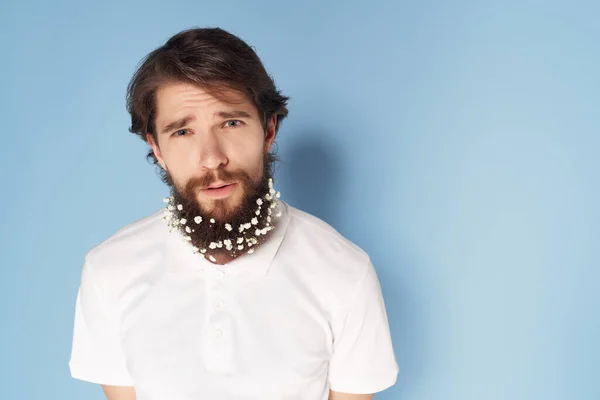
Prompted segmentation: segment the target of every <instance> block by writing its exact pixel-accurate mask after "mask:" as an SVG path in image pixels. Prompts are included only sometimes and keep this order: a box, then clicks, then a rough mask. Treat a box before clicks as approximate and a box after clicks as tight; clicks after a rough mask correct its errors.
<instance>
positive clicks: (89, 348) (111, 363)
mask: <svg viewBox="0 0 600 400" xmlns="http://www.w3.org/2000/svg"><path fill="white" fill-rule="evenodd" d="M69 368H70V371H71V376H72V377H73V378H75V379H80V380H84V381H88V382H93V383H98V384H102V385H114V386H133V380H132V378H131V376H130V375H129V373H128V371H127V367H126V363H125V358H124V356H123V353H122V351H121V341H120V328H119V324H118V323H117V318H116V316H115V315H114V312H113V313H111V311H110V308H109V307H107V305H106V304H105V303H103V299H102V298H101V297H100V293H99V292H98V290H97V289H96V287H95V281H94V277H93V270H92V267H91V265H90V263H89V262H88V261H87V259H86V262H85V263H84V266H83V271H82V274H81V284H80V286H79V290H78V292H77V299H76V304H75V323H74V329H73V342H72V349H71V358H70V360H69Z"/></svg>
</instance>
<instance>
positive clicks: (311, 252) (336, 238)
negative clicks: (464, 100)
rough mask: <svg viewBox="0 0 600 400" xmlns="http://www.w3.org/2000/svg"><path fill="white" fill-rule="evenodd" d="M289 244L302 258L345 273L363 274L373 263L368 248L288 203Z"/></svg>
mask: <svg viewBox="0 0 600 400" xmlns="http://www.w3.org/2000/svg"><path fill="white" fill-rule="evenodd" d="M288 210H289V211H288V212H289V214H290V225H289V227H288V230H289V231H290V232H289V233H290V239H291V240H290V242H291V243H290V245H291V247H293V248H295V249H297V250H298V251H297V252H294V253H298V255H299V256H300V258H302V259H304V260H306V261H307V262H316V263H317V264H319V265H321V266H330V267H332V268H333V269H341V270H343V271H344V272H346V273H347V272H353V273H358V274H361V273H362V272H364V270H365V268H366V267H367V266H368V265H369V264H370V262H371V261H370V257H369V255H368V254H367V252H366V251H365V250H363V249H362V248H361V247H359V246H358V245H357V244H356V243H354V242H352V241H351V240H349V239H348V238H346V237H345V236H344V235H342V234H341V233H340V232H338V231H337V230H336V229H335V228H334V227H333V226H331V225H330V224H329V223H327V222H325V221H324V220H323V219H321V218H319V217H317V216H315V215H313V214H310V213H308V212H306V211H303V210H300V209H298V208H295V207H293V206H290V205H289V204H288Z"/></svg>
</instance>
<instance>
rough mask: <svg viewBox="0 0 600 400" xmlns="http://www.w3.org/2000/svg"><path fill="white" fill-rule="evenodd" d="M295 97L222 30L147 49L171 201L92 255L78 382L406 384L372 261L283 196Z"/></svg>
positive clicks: (320, 387) (112, 393)
mask: <svg viewBox="0 0 600 400" xmlns="http://www.w3.org/2000/svg"><path fill="white" fill-rule="evenodd" d="M287 101H288V98H287V97H286V96H283V95H282V94H281V93H280V92H279V91H278V90H277V88H276V87H275V83H274V82H273V79H272V78H271V77H270V76H269V75H268V74H267V72H266V70H265V68H264V66H263V64H262V62H261V60H260V59H259V57H258V56H257V55H256V53H255V52H254V51H253V49H252V48H251V47H250V46H249V45H248V44H247V43H245V42H244V41H242V40H241V39H240V38H238V37H236V36H234V35H232V34H230V33H228V32H226V31H224V30H222V29H219V28H197V29H190V30H186V31H183V32H180V33H178V34H176V35H175V36H173V37H172V38H170V39H169V40H168V41H167V42H166V43H165V44H164V45H163V46H161V47H159V48H157V49H156V50H154V51H153V52H151V53H150V54H148V56H146V57H145V59H144V60H143V62H142V63H141V65H140V66H139V68H138V70H137V71H136V73H135V74H134V76H133V78H132V80H131V82H130V84H129V86H128V92H127V109H128V111H129V113H130V115H131V128H130V131H131V132H132V133H134V134H136V135H139V136H140V137H141V138H142V139H143V140H144V141H145V142H147V143H148V144H149V146H150V148H149V154H148V157H149V158H150V159H151V160H153V161H154V163H155V164H157V165H158V167H159V170H160V173H161V177H162V179H163V181H164V182H165V183H166V184H167V185H168V186H169V188H170V196H168V197H167V198H165V199H163V200H164V202H165V204H164V209H162V208H161V210H159V211H157V212H156V213H154V214H152V215H150V216H148V217H146V218H144V219H142V220H139V221H137V222H133V223H131V224H129V225H127V226H125V227H124V228H122V229H121V230H119V231H117V232H116V233H114V234H113V235H112V236H111V237H109V238H108V239H106V240H105V241H104V242H102V243H100V244H99V245H97V246H96V247H94V248H93V249H91V250H90V251H89V252H88V253H87V254H86V257H85V261H84V264H83V270H82V276H81V284H80V287H79V291H78V294H77V300H76V307H75V327H74V336H73V346H72V351H71V358H70V361H69V366H70V370H71V374H72V376H73V377H74V378H76V379H81V380H85V381H89V382H94V383H97V384H100V385H102V388H103V390H104V393H105V395H106V397H107V398H108V400H135V399H137V400H200V399H202V400H233V399H247V400H251V399H252V400H253V399H256V400H283V399H287V400H292V399H295V400H326V399H335V400H366V399H371V398H372V396H373V394H374V393H376V392H379V391H382V390H384V389H386V388H388V387H390V386H392V385H393V384H394V383H395V382H396V378H397V374H398V365H397V363H396V359H395V356H394V351H393V347H392V340H391V337H390V332H389V325H388V320H387V313H386V309H385V305H384V301H383V298H382V294H381V288H380V284H379V280H378V278H377V274H376V272H375V269H374V267H373V265H372V263H371V261H370V258H369V256H368V255H367V254H366V253H365V252H364V251H363V250H361V249H360V248H359V247H358V246H356V245H355V244H353V243H352V242H350V241H349V240H347V239H346V238H344V237H343V236H342V235H340V234H339V233H338V232H337V231H335V230H334V229H333V228H332V227H331V226H329V225H328V224H326V223H325V222H323V221H322V220H320V219H318V218H316V217H314V216H312V215H310V214H308V213H305V212H303V211H301V210H299V209H297V208H294V207H292V206H291V205H289V204H287V203H286V202H284V201H282V200H281V199H280V193H279V192H278V191H277V190H276V189H275V184H274V181H273V165H274V163H275V162H276V157H275V155H274V154H273V152H272V147H273V144H274V141H275V137H276V134H277V132H278V131H279V127H280V126H281V122H282V121H283V120H284V119H285V117H286V116H287V113H288V110H287Z"/></svg>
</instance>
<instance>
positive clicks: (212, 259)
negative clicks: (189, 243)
mask: <svg viewBox="0 0 600 400" xmlns="http://www.w3.org/2000/svg"><path fill="white" fill-rule="evenodd" d="M208 258H209V259H210V261H212V262H216V261H217V259H216V258H214V257H213V256H208Z"/></svg>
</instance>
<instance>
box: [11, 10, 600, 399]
mask: <svg viewBox="0 0 600 400" xmlns="http://www.w3.org/2000/svg"><path fill="white" fill-rule="evenodd" d="M0 7H1V8H0V26H1V28H0V33H1V35H0V45H1V46H0V53H1V56H0V60H1V61H0V71H1V74H0V75H1V76H0V87H1V95H0V120H1V123H2V135H1V142H0V143H1V144H0V163H1V164H0V165H1V168H2V169H1V170H2V172H3V174H2V180H3V184H2V188H3V189H2V194H1V196H0V205H1V208H2V210H3V211H4V213H3V216H2V220H3V221H2V223H1V226H2V228H1V235H2V236H1V239H2V241H1V243H2V250H1V252H0V265H1V270H0V278H1V281H0V300H1V302H0V313H1V316H2V327H1V328H0V339H1V341H0V343H1V344H0V356H1V358H2V363H1V367H0V368H1V369H0V391H1V392H2V394H1V395H0V397H2V398H6V399H26V400H38V399H39V400H47V399H91V400H93V399H103V395H102V393H101V390H100V389H99V387H97V386H95V385H92V384H87V383H82V382H79V381H75V380H72V379H71V378H70V377H69V372H68V366H67V361H68V357H69V352H70V345H71V334H72V321H73V311H74V300H75V295H76V290H77V285H78V283H79V278H80V268H81V263H82V261H83V256H84V254H85V252H86V251H87V250H89V249H90V248H91V247H93V246H94V245H96V244H98V243H99V242H100V241H102V240H103V239H105V238H106V237H107V236H108V235H110V234H111V233H113V232H114V231H115V230H116V229H118V228H120V227H121V226H123V225H125V224H127V223H129V222H132V221H134V220H136V219H139V218H142V217H143V216H146V215H148V214H149V213H151V212H153V211H155V210H157V209H158V208H160V207H162V206H163V203H162V201H161V199H162V197H163V196H164V195H165V194H166V190H165V187H164V186H163V185H162V184H161V183H160V181H159V179H158V178H157V177H156V175H155V173H154V169H153V167H151V166H150V165H149V164H147V163H146V162H145V160H144V155H145V152H146V148H145V146H144V145H143V143H142V142H141V141H140V140H139V139H137V138H136V137H134V136H133V135H132V134H130V133H128V132H127V128H128V126H129V125H128V124H129V119H128V115H127V113H126V111H125V108H124V95H125V88H126V85H127V83H128V81H129V79H130V77H131V74H132V73H133V71H134V69H135V66H136V64H137V62H138V61H139V60H140V59H141V58H142V57H143V56H144V55H145V54H146V53H148V52H149V51H151V50H152V49H154V48H155V47H157V46H159V45H160V44H162V43H163V42H164V41H165V40H166V39H167V38H168V37H169V36H171V35H172V34H174V33H176V32H177V31H179V30H182V29H184V28H188V27H192V26H221V27H223V28H225V29H227V30H230V31H231V32H233V33H236V34H238V35H240V36H241V37H242V38H243V39H245V40H247V41H248V42H249V43H250V44H252V45H253V46H255V47H256V49H257V51H258V53H259V55H260V56H261V57H262V59H263V61H264V63H265V65H266V67H267V69H268V70H269V72H270V73H271V74H272V75H273V76H274V77H275V80H276V82H277V84H278V85H279V86H280V88H281V89H282V90H283V92H284V93H285V94H287V95H289V96H291V98H292V99H291V101H290V107H289V108H290V117H289V119H288V120H287V121H285V123H284V124H283V125H282V129H281V131H280V137H279V153H280V155H281V157H282V159H283V160H284V163H283V164H282V165H281V167H280V169H279V172H278V174H277V177H278V179H279V181H280V183H279V188H280V189H281V191H282V195H283V196H282V197H283V199H284V200H286V201H288V202H289V203H291V204H293V205H295V206H298V207H300V208H302V209H305V210H306V211H309V212H312V213H314V214H316V215H317V216H320V217H322V218H323V219H325V220H326V221H328V222H329V223H331V224H332V225H333V226H334V227H335V228H337V229H338V230H339V231H341V232H342V233H343V234H344V235H346V236H347V237H348V238H350V239H351V240H353V241H354V242H356V243H357V244H358V245H359V246H361V247H363V248H364V249H365V250H366V251H368V252H369V253H370V254H371V256H372V259H373V261H374V264H375V266H376V268H377V271H378V274H379V277H380V280H381V282H382V286H383V290H384V296H385V298H386V303H387V306H388V314H389V318H390V323H391V329H392V334H393V339H394V345H395V349H396V354H397V358H398V362H399V364H400V368H401V371H400V375H399V381H398V383H397V385H396V386H395V387H394V388H392V389H389V390H387V391H386V392H384V393H383V394H381V395H377V396H376V398H377V399H382V400H383V399H415V400H417V399H418V400H425V399H444V400H466V399H469V400H470V399H473V400H480V399H485V400H491V399H527V400H531V399H544V400H552V399H577V400H584V399H598V398H600V383H598V382H599V381H598V377H599V375H600V361H599V360H600V345H599V344H598V341H599V339H600V315H599V314H600V294H599V289H600V283H599V282H600V272H599V269H598V264H599V262H600V243H599V241H600V240H599V237H600V230H599V228H598V226H599V225H600V212H599V210H598V204H599V201H600V190H599V182H600V180H599V178H598V169H599V168H600V161H599V157H598V150H599V147H600V118H599V111H598V110H599V106H600V97H599V92H600V79H599V78H598V71H600V24H599V23H598V15H599V14H600V6H599V3H598V2H593V1H589V2H587V3H585V2H573V1H571V2H566V1H564V2H563V3H562V4H561V3H559V2H553V1H544V2H542V1H516V0H507V1H497V2H490V3H489V4H485V2H480V1H460V0H459V1H454V2H446V1H424V2H410V3H409V2H393V1H389V0H371V1H363V2H359V1H336V2H318V1H312V2H309V1H297V2H291V1H288V2H284V1H280V2H276V1H255V0H254V1H241V0H240V1H212V2H208V1H206V2H200V1H180V0H170V1H163V2H158V1H135V2H133V1H129V2H121V1H102V2H84V1H82V2H79V1H52V2H47V1H16V0H11V1H8V2H7V1H4V2H3V3H2V5H1V6H0ZM307 400H309V399H307Z"/></svg>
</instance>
